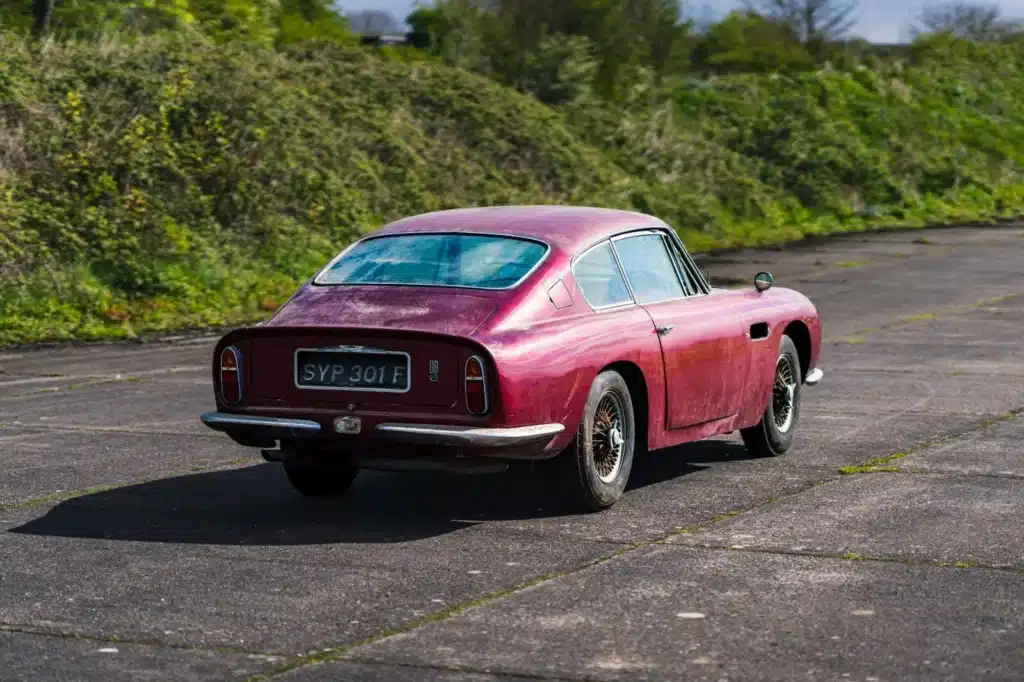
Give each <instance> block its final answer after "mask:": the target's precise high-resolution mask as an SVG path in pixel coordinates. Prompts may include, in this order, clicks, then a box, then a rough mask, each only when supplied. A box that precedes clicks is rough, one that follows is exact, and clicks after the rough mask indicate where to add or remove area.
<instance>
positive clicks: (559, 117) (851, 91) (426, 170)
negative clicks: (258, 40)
mask: <svg viewBox="0 0 1024 682" xmlns="http://www.w3.org/2000/svg"><path fill="white" fill-rule="evenodd" d="M311 21H312V20H311ZM300 38H301V36H297V37H296V38H295V39H296V40H300ZM291 42H292V41H291V39H289V40H283V41H281V40H279V41H278V43H279V50H278V51H274V50H273V49H270V48H267V47H261V46H258V45H253V44H248V45H243V44H241V43H238V42H237V41H227V42H225V43H220V44H215V43H214V42H213V39H211V38H205V39H204V38H198V37H188V34H187V33H184V32H180V33H178V34H176V35H170V36H138V37H136V38H135V39H133V40H122V41H108V42H92V43H73V42H72V43H51V42H47V43H43V44H40V45H37V46H30V45H29V44H27V43H25V42H23V41H22V39H20V38H16V37H13V36H11V35H4V34H0V51H2V54H3V59H2V60H0V126H2V128H0V344H5V343H19V342H28V341H38V340H47V339H73V338H74V339H96V338H113V337H125V336H132V335H135V334H138V333H140V332H143V331H153V330H170V329H181V328H188V327H210V326H222V325H228V324H235V323H239V322H243V321H250V320H255V319H259V318H261V317H264V316H266V315H267V314H268V311H271V310H273V309H274V308H276V307H277V306H278V305H279V304H280V303H281V302H282V301H283V300H284V298H285V297H286V296H287V295H288V294H290V293H291V292H292V291H293V290H294V288H295V287H296V286H297V285H298V284H299V283H301V282H302V281H303V280H304V279H306V278H308V277H309V276H310V275H311V274H312V273H313V272H314V271H315V270H316V269H317V268H318V267H319V266H320V265H321V264H323V263H324V262H325V261H326V260H327V259H329V258H330V257H331V256H332V255H333V254H335V253H336V252H337V251H339V250H340V249H341V248H343V247H344V246H345V245H346V244H348V243H349V242H351V240H353V239H355V238H356V237H358V236H359V235H361V234H363V233H364V232H365V231H367V230H369V229H372V228H375V227H377V226H379V225H380V224H382V223H384V222H386V221H389V220H392V219H395V218H399V217H402V216H406V215H411V214H416V213H422V212H425V211H430V210H435V209H443V208H453V207H461V206H472V205H495V204H511V203H571V204H591V205H601V206H612V207H624V208H634V209H638V210H641V211H644V212H648V213H653V214H656V215H659V216H661V217H663V218H665V219H666V220H669V221H670V222H671V223H672V224H673V225H675V226H676V227H677V229H679V230H680V232H681V233H682V234H683V237H684V239H685V241H686V242H687V244H688V245H689V246H690V247H691V248H692V249H694V250H697V251H699V250H702V249H706V248H711V247H721V246H741V245H758V244H768V243H778V242H784V241H787V240H792V239H797V238H800V237H801V236H803V235H807V234H824V233H830V232H837V231H848V230H857V229H863V228H865V227H869V226H872V225H883V224H884V225H905V226H914V225H923V224H931V223H944V222H959V221H968V220H970V221H975V220H979V221H984V220H992V219H996V218H1004V217H1011V216H1019V215H1021V214H1022V213H1024V210H1022V209H1024V170H1022V169H1024V145H1022V144H1021V142H1020V140H1022V139H1024V77H1022V76H1021V75H1020V74H1021V73H1024V70H1022V68H1021V67H1022V66H1024V58H1022V55H1024V48H1022V47H1020V46H1013V45H1004V46H999V45H987V46H979V45H968V44H964V43H962V42H958V41H953V40H948V39H930V40H927V41H923V42H921V43H919V44H917V45H915V46H914V47H913V49H911V50H909V51H908V52H907V58H906V63H900V62H896V61H891V60H890V61H881V60H877V59H876V60H874V65H873V66H872V67H871V68H867V67H864V66H856V65H853V66H850V67H849V68H846V69H842V70H840V69H830V68H826V69H820V70H816V71H799V70H796V71H791V72H789V73H786V74H765V75H744V74H735V75H728V76H716V77H711V78H706V79H696V78H682V77H677V78H675V79H669V80H664V81H663V80H662V79H660V78H659V77H657V76H656V75H654V74H652V73H651V72H650V71H648V70H645V68H643V67H635V70H634V72H633V73H632V75H631V76H630V78H629V79H627V80H628V82H630V83H632V84H633V85H632V86H631V89H629V90H628V91H627V92H624V93H623V94H622V96H621V97H620V98H618V99H617V100H616V101H615V102H609V101H606V100H602V99H598V98H597V96H596V95H595V94H594V93H593V92H592V91H591V90H590V89H588V88H586V87H576V86H577V85H578V83H577V82H576V81H575V78H574V76H573V74H575V73H576V70H584V71H585V70H586V69H589V68H592V67H591V66H589V65H588V62H587V57H586V54H587V51H586V45H585V43H584V42H583V41H577V42H578V44H577V43H576V42H574V43H571V44H570V43H566V44H564V45H558V44H556V43H551V44H549V45H548V48H550V54H547V53H545V54H540V55H537V56H535V59H534V62H531V64H530V67H531V69H530V70H529V71H528V72H527V73H529V74H530V79H531V80H530V82H529V83H527V84H526V85H527V86H528V87H529V88H531V89H533V90H535V91H536V92H538V93H546V95H545V96H547V97H549V98H550V99H552V100H553V101H559V102H561V103H562V104H561V106H560V108H558V109H554V108H550V107H548V106H545V105H543V104H541V103H539V102H538V101H537V99H535V98H534V97H530V96H527V95H523V94H519V93H516V92H515V91H513V90H510V89H508V88H506V87H502V86H499V85H497V84H496V83H494V82H493V81H490V80H488V79H486V78H484V77H483V76H479V75H474V74H471V73H468V72H466V71H462V70H459V69H455V68H450V67H447V66H444V65H442V64H440V63H439V60H437V59H433V58H422V56H421V55H420V54H418V53H416V52H415V51H410V50H408V49H398V50H394V49H391V50H385V51H383V52H377V53H374V52H369V51H364V50H362V49H359V48H355V47H350V46H345V45H344V42H345V41H344V40H341V39H339V40H337V41H333V42H332V43H331V44H311V43H308V42H301V40H300V42H295V43H294V44H289V43H291ZM563 52H564V54H566V55H569V56H571V57H572V59H571V60H570V61H568V62H566V61H564V60H560V59H558V58H556V57H558V56H559V55H561V54H563Z"/></svg>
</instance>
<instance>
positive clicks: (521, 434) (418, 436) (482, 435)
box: [200, 412, 565, 448]
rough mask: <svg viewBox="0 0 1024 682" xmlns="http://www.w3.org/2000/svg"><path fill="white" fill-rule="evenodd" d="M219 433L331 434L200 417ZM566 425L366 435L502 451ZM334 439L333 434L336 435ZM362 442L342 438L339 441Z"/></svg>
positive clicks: (392, 430) (382, 427)
mask: <svg viewBox="0 0 1024 682" xmlns="http://www.w3.org/2000/svg"><path fill="white" fill-rule="evenodd" d="M200 419H201V420H202V422H203V423H204V424H206V425H207V426H209V427H210V428H211V429H214V430H215V431H224V432H236V433H237V432H245V433H247V434H251V435H254V436H257V437H261V438H296V437H309V436H316V435H319V434H320V433H330V431H327V430H325V429H323V427H322V426H321V425H320V423H319V422H315V421H312V420H309V419H285V418H281V417H254V416H250V415H241V414H227V413H224V412H208V413H206V414H204V415H202V416H201V417H200ZM564 430H565V426H563V425H562V424H536V425H532V426H516V427H511V428H481V427H474V426H439V425H434V424H396V423H384V424H378V425H377V426H375V427H374V428H373V429H372V430H370V431H369V432H367V433H366V434H365V435H366V436H370V437H372V438H383V439H387V440H391V441H397V442H402V443H409V444H417V445H436V446H451V447H474V448H501V447H512V446H517V445H529V444H531V443H539V442H541V441H544V440H549V439H551V438H553V437H554V436H557V435H558V434H560V433H562V431H564ZM332 435H333V434H332ZM353 437H355V438H358V436H344V435H339V436H338V438H339V439H341V440H344V439H345V438H353Z"/></svg>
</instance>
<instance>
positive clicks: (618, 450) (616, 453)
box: [591, 392, 626, 483]
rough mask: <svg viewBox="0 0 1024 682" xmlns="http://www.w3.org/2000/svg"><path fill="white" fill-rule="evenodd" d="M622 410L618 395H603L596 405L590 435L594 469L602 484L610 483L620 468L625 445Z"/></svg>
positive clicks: (609, 393)
mask: <svg viewBox="0 0 1024 682" xmlns="http://www.w3.org/2000/svg"><path fill="white" fill-rule="evenodd" d="M623 414H624V408H623V405H622V401H621V400H620V399H619V397H618V395H616V394H615V393H612V392H608V393H605V394H604V395H603V396H601V400H600V401H599V402H598V404H597V411H596V413H595V414H594V427H593V431H592V433H591V436H592V442H593V449H594V467H595V468H596V469H597V476H598V478H600V479H601V481H603V482H604V483H611V482H612V481H614V480H615V477H616V476H618V474H619V469H620V468H621V466H622V452H623V449H624V448H625V444H626V434H625V433H623V430H624V429H623V425H624V419H623Z"/></svg>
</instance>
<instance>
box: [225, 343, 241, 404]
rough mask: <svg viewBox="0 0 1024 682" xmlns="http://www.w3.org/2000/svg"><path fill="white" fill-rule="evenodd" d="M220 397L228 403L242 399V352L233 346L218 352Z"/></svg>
mask: <svg viewBox="0 0 1024 682" xmlns="http://www.w3.org/2000/svg"><path fill="white" fill-rule="evenodd" d="M220 397H221V398H223V399H224V402H226V403H230V404H234V403H237V402H239V401H240V400H241V399H242V354H241V353H239V352H238V349H237V348H235V347H234V346H228V347H227V348H225V349H224V350H222V351H221V352H220Z"/></svg>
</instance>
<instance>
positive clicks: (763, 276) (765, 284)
mask: <svg viewBox="0 0 1024 682" xmlns="http://www.w3.org/2000/svg"><path fill="white" fill-rule="evenodd" d="M774 281H775V279H774V278H773V277H772V273H770V272H759V273H757V275H755V276H754V288H755V289H757V290H758V291H768V290H769V289H771V288H772V282H774Z"/></svg>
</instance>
